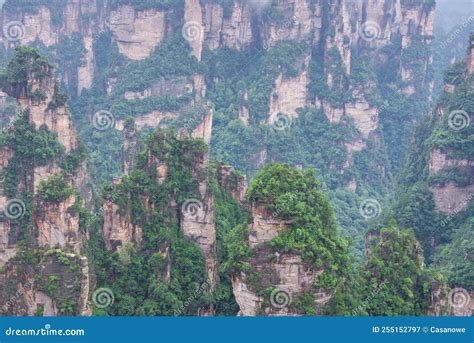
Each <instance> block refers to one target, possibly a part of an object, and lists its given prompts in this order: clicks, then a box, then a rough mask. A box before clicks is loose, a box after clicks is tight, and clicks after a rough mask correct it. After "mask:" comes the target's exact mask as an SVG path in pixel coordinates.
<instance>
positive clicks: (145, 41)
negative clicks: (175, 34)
mask: <svg viewBox="0 0 474 343" xmlns="http://www.w3.org/2000/svg"><path fill="white" fill-rule="evenodd" d="M109 27H110V30H111V31H112V33H113V35H114V38H115V40H116V41H117V44H118V48H119V51H120V53H122V54H124V55H125V56H127V57H128V58H130V59H132V60H141V59H144V58H147V57H148V56H149V55H150V53H151V52H152V51H153V49H155V47H156V46H157V45H158V44H159V43H160V42H161V41H162V40H163V38H164V36H165V13H164V12H162V11H158V10H156V9H146V10H143V11H136V10H135V9H134V8H133V7H132V6H120V7H119V8H118V9H117V10H115V11H112V12H111V15H110V22H109Z"/></svg>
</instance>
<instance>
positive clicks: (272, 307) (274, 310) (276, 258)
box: [232, 199, 333, 316]
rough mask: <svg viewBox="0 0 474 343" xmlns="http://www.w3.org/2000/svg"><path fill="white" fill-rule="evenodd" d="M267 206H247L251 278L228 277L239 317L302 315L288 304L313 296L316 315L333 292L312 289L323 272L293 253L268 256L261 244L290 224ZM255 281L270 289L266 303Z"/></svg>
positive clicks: (290, 222) (263, 201)
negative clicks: (248, 209) (249, 215)
mask: <svg viewBox="0 0 474 343" xmlns="http://www.w3.org/2000/svg"><path fill="white" fill-rule="evenodd" d="M268 204H269V203H268V202H267V201H266V200H264V199H262V200H261V201H259V202H254V203H253V204H252V206H251V218H252V219H251V224H250V225H249V230H248V231H249V235H248V244H249V246H250V248H251V249H252V251H253V257H252V259H251V260H250V262H249V264H250V265H251V266H252V276H250V275H247V274H246V273H244V272H241V273H238V274H236V275H234V276H233V278H232V287H233V291H234V295H235V299H236V301H237V303H238V304H239V307H240V311H239V315H241V316H256V315H267V316H298V315H302V313H301V311H299V310H298V309H296V308H294V307H292V306H291V305H292V303H293V304H294V303H296V302H297V301H298V299H299V298H301V297H303V296H304V295H307V294H310V295H311V296H313V297H314V304H313V306H315V308H316V311H317V312H316V313H318V314H320V312H319V309H320V308H322V306H323V305H324V304H326V303H327V302H328V301H329V300H330V299H331V297H332V294H333V290H325V289H316V288H314V284H315V282H317V281H318V279H319V276H320V275H321V273H323V271H324V269H323V268H321V269H315V268H313V267H311V266H309V265H308V264H307V263H304V262H303V260H302V257H301V256H300V255H299V254H296V253H287V252H285V253H276V252H275V253H271V250H269V248H268V246H266V244H265V243H268V242H269V241H270V240H272V239H273V238H275V237H277V236H278V235H279V234H281V233H283V232H285V231H286V230H288V229H289V228H290V227H291V225H292V224H293V223H294V221H293V220H291V219H290V220H285V219H282V218H281V217H280V216H279V215H278V213H275V212H272V211H269V208H268ZM254 273H255V274H254ZM255 278H258V279H259V288H262V289H269V288H274V291H273V292H272V294H271V295H270V303H268V300H265V297H263V296H262V295H261V294H259V292H258V291H257V290H256V288H255Z"/></svg>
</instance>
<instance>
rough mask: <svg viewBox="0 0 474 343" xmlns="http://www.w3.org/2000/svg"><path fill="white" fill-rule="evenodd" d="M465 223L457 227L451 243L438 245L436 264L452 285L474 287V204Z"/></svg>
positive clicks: (435, 256)
mask: <svg viewBox="0 0 474 343" xmlns="http://www.w3.org/2000/svg"><path fill="white" fill-rule="evenodd" d="M466 217H467V218H466V219H465V221H464V223H462V221H461V225H459V226H458V228H457V229H455V231H454V233H453V235H452V237H451V238H452V239H451V241H450V242H449V243H447V244H444V245H441V246H439V247H438V251H437V252H436V254H435V255H434V257H433V260H434V261H435V265H436V267H437V268H439V270H440V271H441V272H442V273H444V274H445V275H446V276H447V277H448V280H449V282H450V284H451V285H452V286H455V287H463V288H465V289H468V290H472V289H474V264H473V260H474V231H473V230H472V228H473V227H474V206H472V205H471V208H470V209H469V210H468V215H466Z"/></svg>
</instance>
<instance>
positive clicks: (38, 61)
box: [1, 46, 52, 97]
mask: <svg viewBox="0 0 474 343" xmlns="http://www.w3.org/2000/svg"><path fill="white" fill-rule="evenodd" d="M51 71H52V65H50V64H49V63H48V60H47V59H46V58H45V57H42V56H41V55H40V54H39V52H38V50H37V49H34V48H30V47H26V46H17V47H16V48H15V56H14V58H13V59H12V60H10V62H8V65H7V69H6V72H5V74H3V75H1V83H2V85H3V86H4V87H7V89H8V90H9V92H11V93H12V95H13V96H15V97H16V96H19V95H26V94H28V92H29V91H31V90H30V89H27V81H28V78H29V77H32V78H34V79H36V80H39V81H41V80H42V79H43V78H45V77H47V76H51ZM36 91H37V92H38V91H39V92H41V90H36ZM34 94H35V93H33V95H34ZM36 96H39V94H36Z"/></svg>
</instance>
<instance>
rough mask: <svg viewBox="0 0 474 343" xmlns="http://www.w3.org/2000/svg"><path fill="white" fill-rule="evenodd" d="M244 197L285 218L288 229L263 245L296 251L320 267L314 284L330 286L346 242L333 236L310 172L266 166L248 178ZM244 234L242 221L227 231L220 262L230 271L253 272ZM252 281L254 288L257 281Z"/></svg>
mask: <svg viewBox="0 0 474 343" xmlns="http://www.w3.org/2000/svg"><path fill="white" fill-rule="evenodd" d="M247 197H248V199H249V201H250V202H252V203H255V204H257V205H258V206H267V207H269V210H270V211H271V212H272V213H273V214H272V216H275V217H278V218H282V219H284V220H288V224H287V225H288V226H289V229H288V230H286V231H284V232H282V233H280V234H279V235H278V236H276V237H275V238H273V239H272V240H271V241H270V242H268V247H269V248H270V249H271V250H272V251H275V252H278V253H293V254H299V255H300V256H301V257H302V259H303V261H304V262H305V263H307V264H308V266H309V267H310V268H313V269H315V270H321V269H323V270H324V273H323V274H322V277H321V278H320V279H319V283H318V284H316V285H314V286H315V287H318V288H322V287H328V288H329V289H331V288H335V286H336V285H337V282H338V279H339V278H340V277H341V276H342V275H344V274H345V273H346V272H347V271H348V267H349V257H348V255H347V247H348V243H347V241H346V240H344V239H343V238H341V237H340V236H339V235H338V232H337V228H336V222H335V219H334V214H333V210H332V207H331V205H330V204H329V201H328V200H327V198H326V197H325V196H324V195H323V193H322V192H321V191H320V188H319V183H318V181H317V180H316V178H315V177H314V171H312V170H307V171H304V172H302V171H300V170H297V169H295V168H292V167H290V166H289V165H287V164H270V165H267V166H265V167H264V168H263V170H262V171H261V172H259V173H257V175H256V176H255V178H254V179H253V181H252V183H251V185H250V187H249V190H248V192H247ZM247 235H248V233H247V225H245V224H241V225H239V226H237V227H236V228H235V229H233V230H232V231H231V232H230V233H229V235H228V238H227V247H228V251H229V260H228V261H227V262H226V264H225V265H224V266H225V268H226V269H227V270H228V271H229V272H231V273H235V272H236V271H239V270H240V271H244V272H246V274H247V275H249V274H250V275H252V274H251V273H254V271H253V270H252V263H251V257H252V253H253V251H252V249H250V247H249V246H248V243H247V241H248V240H247ZM249 272H251V273H249ZM254 276H255V277H256V275H254ZM255 283H256V286H257V288H258V287H259V286H258V284H259V281H258V280H257V279H255ZM257 291H258V289H257ZM260 291H261V289H260Z"/></svg>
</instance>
